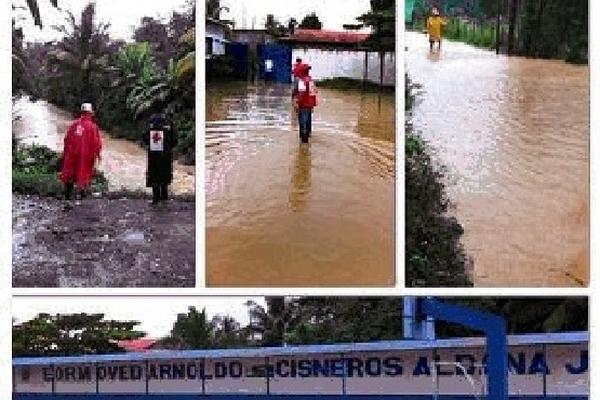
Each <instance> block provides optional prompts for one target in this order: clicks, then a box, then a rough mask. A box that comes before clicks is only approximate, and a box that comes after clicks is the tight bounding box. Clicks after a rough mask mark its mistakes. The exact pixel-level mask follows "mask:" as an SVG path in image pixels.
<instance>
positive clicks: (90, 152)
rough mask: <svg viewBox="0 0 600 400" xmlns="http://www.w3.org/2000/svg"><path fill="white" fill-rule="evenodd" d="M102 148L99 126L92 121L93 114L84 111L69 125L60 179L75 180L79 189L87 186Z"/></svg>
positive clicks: (66, 181) (65, 180)
mask: <svg viewBox="0 0 600 400" xmlns="http://www.w3.org/2000/svg"><path fill="white" fill-rule="evenodd" d="M101 149H102V141H101V139H100V131H99V130H98V126H97V125H96V124H95V123H94V121H92V115H91V114H90V113H87V112H84V113H83V114H81V117H79V118H78V119H77V120H75V121H74V122H73V123H72V124H71V126H69V129H68V130H67V134H66V135H65V142H64V150H63V162H62V171H61V173H60V180H61V181H62V182H63V183H68V182H70V181H74V182H75V184H76V185H77V187H78V188H79V189H84V188H85V187H87V186H88V185H89V184H90V182H91V181H92V175H93V173H94V163H95V161H96V159H97V158H98V157H100V150H101Z"/></svg>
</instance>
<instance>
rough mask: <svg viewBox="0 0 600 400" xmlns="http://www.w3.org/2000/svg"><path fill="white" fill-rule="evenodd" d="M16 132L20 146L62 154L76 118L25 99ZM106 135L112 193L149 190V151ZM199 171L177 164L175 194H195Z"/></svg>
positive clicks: (106, 161) (17, 108) (105, 168)
mask: <svg viewBox="0 0 600 400" xmlns="http://www.w3.org/2000/svg"><path fill="white" fill-rule="evenodd" d="M13 114H15V115H16V116H18V117H19V118H18V120H17V121H15V122H14V123H13V133H14V135H15V137H16V138H17V140H18V141H19V143H24V144H33V143H35V144H39V145H43V146H46V147H49V148H51V149H53V150H56V151H60V152H62V150H63V139H64V135H65V133H66V131H67V128H68V127H69V125H70V124H71V122H72V121H73V119H74V118H73V116H72V115H71V114H70V113H68V112H66V111H64V110H62V109H60V108H58V107H55V106H53V105H51V104H48V103H47V102H46V101H42V100H38V101H31V100H30V99H29V98H27V97H21V98H20V99H18V100H17V102H16V103H15V107H14V111H13ZM101 134H102V147H103V149H102V162H101V163H100V165H99V169H100V170H101V171H102V172H103V173H104V175H105V176H106V178H107V179H108V184H109V190H113V191H114V190H120V189H123V188H124V189H127V190H147V189H146V165H147V164H146V154H147V153H146V150H145V149H143V148H142V147H140V146H139V145H138V144H137V143H134V142H131V141H129V140H125V139H115V138H113V137H111V136H109V135H108V134H107V133H106V132H104V131H101ZM194 179H195V169H194V167H193V166H188V165H183V164H180V163H178V162H176V163H175V164H174V171H173V183H172V185H171V187H170V188H171V191H172V192H173V193H174V194H186V195H189V194H193V193H194V189H195V187H194Z"/></svg>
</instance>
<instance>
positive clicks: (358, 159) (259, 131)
mask: <svg viewBox="0 0 600 400" xmlns="http://www.w3.org/2000/svg"><path fill="white" fill-rule="evenodd" d="M206 102H207V106H206V119H207V123H206V227H207V230H206V251H207V253H206V271H207V275H206V278H207V284H208V285H210V286H350V285H351V286H355V285H370V286H384V285H392V284H393V283H394V251H395V250H394V247H395V245H394V226H395V223H394V185H395V184H394V179H395V178H394V175H395V144H394V131H395V127H394V125H395V122H394V115H395V113H394V96H393V95H389V94H388V95H382V96H378V95H377V94H362V93H360V92H342V91H335V90H326V89H320V90H319V105H318V106H317V108H316V109H315V112H314V115H313V133H312V137H311V139H310V144H308V145H301V144H300V143H299V139H298V133H297V129H298V128H297V123H296V120H295V118H292V110H291V101H290V87H289V86H288V85H258V86H255V85H246V84H228V85H223V84H221V85H217V86H209V87H208V89H207V98H206Z"/></svg>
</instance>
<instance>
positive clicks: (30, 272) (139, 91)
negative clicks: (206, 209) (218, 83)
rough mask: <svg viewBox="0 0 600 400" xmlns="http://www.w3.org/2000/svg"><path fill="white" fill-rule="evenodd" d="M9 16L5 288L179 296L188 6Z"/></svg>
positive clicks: (189, 78)
mask: <svg viewBox="0 0 600 400" xmlns="http://www.w3.org/2000/svg"><path fill="white" fill-rule="evenodd" d="M12 3H13V13H12V21H13V25H12V61H13V76H12V79H13V80H12V106H13V108H12V152H13V154H12V193H13V196H12V212H13V246H12V259H13V287H18V288H42V287H43V288H58V287H60V288H63V287H146V288H148V287H193V286H194V285H195V280H196V272H195V167H194V164H195V134H196V132H195V96H196V93H195V14H196V10H195V2H194V0H168V1H161V2H121V3H120V4H119V6H118V7H115V5H116V3H115V2H114V1H108V0H96V1H88V0H64V1H46V0H44V1H41V0H40V1H37V2H36V1H24V0H13V1H12Z"/></svg>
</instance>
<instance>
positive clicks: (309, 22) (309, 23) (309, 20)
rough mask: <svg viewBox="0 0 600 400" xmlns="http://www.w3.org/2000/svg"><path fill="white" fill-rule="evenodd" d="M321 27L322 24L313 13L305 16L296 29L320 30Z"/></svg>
mask: <svg viewBox="0 0 600 400" xmlns="http://www.w3.org/2000/svg"><path fill="white" fill-rule="evenodd" d="M322 26H323V24H322V23H321V21H319V17H317V14H316V13H314V12H313V13H310V14H308V15H306V16H305V17H304V18H303V19H302V22H300V25H299V26H298V27H299V28H301V29H321V27H322Z"/></svg>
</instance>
